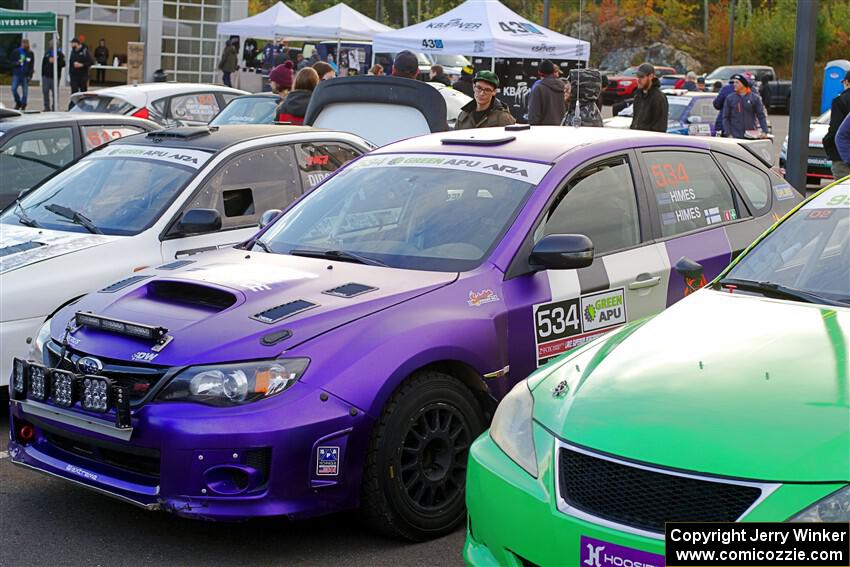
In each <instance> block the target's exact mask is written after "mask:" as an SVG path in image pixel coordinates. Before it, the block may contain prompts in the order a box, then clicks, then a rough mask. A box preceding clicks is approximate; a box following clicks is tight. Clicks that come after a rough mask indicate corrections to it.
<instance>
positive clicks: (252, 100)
mask: <svg viewBox="0 0 850 567" xmlns="http://www.w3.org/2000/svg"><path fill="white" fill-rule="evenodd" d="M278 103H280V99H279V98H277V97H270V96H248V97H244V98H243V97H239V98H234V99H233V100H232V101H230V104H228V105H227V106H225V107H224V108H223V109H222V110H221V112H219V113H218V114H216V116H215V118H213V119H212V120H211V121H210V126H221V125H223V124H272V123H273V122H274V118H275V117H274V110H275V108H277V105H278Z"/></svg>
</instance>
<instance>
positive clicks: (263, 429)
mask: <svg viewBox="0 0 850 567" xmlns="http://www.w3.org/2000/svg"><path fill="white" fill-rule="evenodd" d="M759 150H760V146H759V145H758V142H737V141H729V140H715V139H701V138H686V137H676V136H669V135H664V134H651V133H639V132H629V131H625V132H624V131H618V130H607V129H602V128H596V129H595V128H590V129H567V128H551V127H535V128H532V129H528V128H527V127H526V128H523V127H508V128H506V129H489V130H478V131H473V132H454V133H443V134H435V135H431V136H425V137H421V138H415V139H411V140H407V141H403V142H399V143H396V144H392V145H389V146H386V147H383V148H380V149H378V150H376V151H375V152H373V153H371V154H368V155H366V156H364V157H362V158H360V159H358V160H356V161H354V162H352V163H350V164H349V165H348V166H347V167H345V168H343V169H341V170H339V172H338V173H336V174H334V175H333V176H331V177H330V178H328V179H327V180H326V181H324V182H323V183H322V184H321V185H320V186H319V187H318V188H317V189H315V190H314V191H312V192H311V193H309V194H308V195H306V196H305V197H303V198H302V199H300V200H299V201H298V202H296V203H295V204H294V205H292V206H291V207H290V208H289V209H288V210H287V211H286V212H284V213H283V215H282V216H280V217H279V218H277V220H276V221H274V222H272V223H271V224H270V225H269V226H266V227H265V228H264V229H262V230H261V231H260V233H258V235H256V236H255V237H254V238H253V239H252V240H250V241H248V242H247V243H245V244H244V245H241V246H239V247H236V248H229V249H222V250H218V251H214V252H210V253H206V254H203V255H199V256H194V257H190V258H188V259H185V260H180V261H177V262H172V263H170V264H166V265H163V266H159V267H156V268H151V269H148V270H146V271H143V272H139V273H136V274H133V275H131V276H130V277H128V278H127V279H124V280H122V281H119V282H116V283H115V284H113V285H110V286H109V287H106V288H104V289H102V290H100V291H99V292H96V293H92V294H90V295H88V296H86V297H84V298H83V299H81V300H80V301H78V302H77V303H75V304H73V305H69V306H68V307H66V308H64V309H63V310H61V311H60V312H58V313H57V314H56V316H55V317H53V319H52V320H51V321H49V322H48V323H47V324H46V325H45V328H44V329H43V332H42V333H40V336H39V337H38V339H37V340H36V341H35V344H36V345H37V347H36V348H35V349H34V352H33V353H32V356H31V358H30V360H28V361H24V360H15V365H14V371H13V375H12V379H11V388H10V394H11V397H12V401H11V416H12V417H11V442H10V445H9V455H10V457H11V459H12V461H13V462H14V463H15V464H18V465H21V466H24V467H29V468H31V469H35V470H38V471H41V472H45V473H48V474H51V475H53V476H56V477H60V478H63V479H65V480H68V481H72V482H75V483H77V484H80V485H83V486H86V487H89V488H93V489H95V490H98V491H100V492H103V493H106V494H109V495H112V496H116V497H118V498H121V499H123V500H126V501H128V502H132V503H134V504H138V505H141V506H144V507H146V508H149V509H161V510H166V511H170V512H174V513H177V514H180V515H183V516H187V517H195V518H204V519H215V520H237V519H246V518H250V517H255V516H269V515H287V516H290V517H307V516H313V515H318V514H325V513H330V512H334V511H339V510H344V509H351V508H356V507H360V508H361V509H362V510H363V512H364V514H365V516H366V517H367V518H368V520H369V521H370V522H371V523H372V524H373V525H374V526H376V527H377V528H378V529H381V530H383V531H384V532H387V533H391V534H395V535H398V536H401V537H404V538H409V539H425V538H429V537H434V536H437V535H440V534H444V533H446V532H447V531H449V530H452V529H454V528H455V527H456V526H457V525H458V524H459V523H461V522H462V521H463V518H464V513H465V510H464V483H465V472H466V471H465V468H466V461H467V454H468V448H469V445H470V443H471V442H472V441H473V440H474V439H475V437H476V436H477V435H478V434H479V433H480V432H481V431H482V430H483V429H484V428H485V426H486V424H487V422H488V420H489V417H490V415H491V414H492V411H493V408H494V406H495V404H496V401H497V400H498V399H500V398H501V396H502V395H503V394H504V393H506V392H507V391H508V390H509V389H510V387H511V386H512V385H513V384H514V383H516V381H517V380H519V379H521V378H523V377H525V376H526V375H528V374H529V373H530V372H532V371H533V370H534V369H535V368H537V367H538V366H540V365H542V364H545V363H546V362H547V361H549V360H550V359H552V358H553V357H555V356H557V355H559V354H560V353H563V352H565V351H567V350H569V349H571V348H573V347H575V346H577V345H580V344H582V343H584V342H587V341H588V340H591V339H593V338H594V337H596V336H598V335H600V334H602V333H604V332H607V331H609V330H611V329H613V328H616V327H618V326H620V325H622V324H623V323H625V322H626V321H630V320H633V319H638V318H641V317H645V316H648V315H651V314H653V313H656V312H658V311H661V310H662V309H664V308H665V307H666V306H667V305H669V304H671V303H673V302H675V301H676V300H678V299H680V298H681V297H683V296H684V295H686V294H687V293H689V292H690V291H692V290H693V289H696V288H697V287H699V286H700V283H701V282H704V281H705V279H706V278H711V277H713V276H714V275H716V274H717V273H718V272H719V270H720V269H721V268H722V267H724V266H725V265H726V264H727V263H728V262H729V260H730V259H731V257H732V256H733V255H734V254H736V253H737V252H738V251H739V250H741V249H743V247H744V246H746V245H747V244H748V243H749V242H750V241H751V240H753V239H754V238H755V237H756V236H757V235H758V234H760V233H761V232H762V231H763V230H764V229H766V228H767V227H769V226H770V225H771V224H772V223H773V222H774V219H776V218H778V215H782V214H784V213H785V212H787V211H788V210H790V209H791V207H792V206H793V205H795V204H796V203H797V202H798V201H799V200H800V198H799V196H798V195H797V193H796V192H795V191H794V190H793V189H792V188H791V187H790V186H789V185H788V184H787V183H785V182H784V181H783V180H782V179H781V178H779V177H778V176H776V175H775V174H773V173H772V172H771V171H769V169H768V167H767V166H766V165H765V163H764V162H763V161H762V160H765V158H763V157H761V154H760V151H759ZM765 161H766V160H765ZM694 325H699V321H694ZM682 332H684V333H687V332H688V329H683V330H682ZM36 351H37V352H36Z"/></svg>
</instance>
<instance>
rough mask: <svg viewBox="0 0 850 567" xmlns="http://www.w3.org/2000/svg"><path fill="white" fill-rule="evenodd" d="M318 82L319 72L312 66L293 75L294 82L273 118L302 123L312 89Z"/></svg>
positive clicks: (279, 120) (280, 120)
mask: <svg viewBox="0 0 850 567" xmlns="http://www.w3.org/2000/svg"><path fill="white" fill-rule="evenodd" d="M318 84H319V74H318V73H317V72H316V70H315V69H313V68H312V67H304V68H303V69H301V70H300V71H298V74H297V75H295V84H294V85H293V88H292V90H291V91H289V94H287V95H286V98H285V99H283V102H281V103H280V104H279V105H278V107H277V110H276V111H275V119H276V120H277V121H278V122H291V123H292V124H304V116H305V115H306V114H307V106H309V104H310V97H311V96H313V89H315V88H316V85H318Z"/></svg>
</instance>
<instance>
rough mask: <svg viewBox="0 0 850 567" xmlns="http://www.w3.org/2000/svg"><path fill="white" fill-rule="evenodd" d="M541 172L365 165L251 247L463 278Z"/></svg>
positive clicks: (466, 161) (497, 164) (510, 163)
mask: <svg viewBox="0 0 850 567" xmlns="http://www.w3.org/2000/svg"><path fill="white" fill-rule="evenodd" d="M548 170H549V166H548V165H542V164H537V163H530V162H524V161H518V160H509V159H501V158H486V157H471V156H462V155H443V154H418V155H417V154H384V155H380V154H379V155H373V156H366V157H364V158H361V159H360V160H358V161H356V162H353V163H352V164H351V165H350V166H348V167H347V168H345V169H343V170H341V171H340V172H339V173H338V174H337V175H336V176H334V177H332V178H330V179H329V180H328V181H327V182H325V183H324V184H323V185H320V186H319V187H318V188H317V189H316V190H314V191H313V192H312V193H310V194H309V195H308V196H307V197H305V198H304V199H302V200H301V201H299V202H298V203H297V204H296V205H295V206H293V208H292V209H290V210H289V211H287V213H286V214H285V215H284V216H283V217H281V219H280V220H279V221H278V222H277V223H276V224H275V225H274V226H273V227H272V228H271V229H270V230H269V232H267V233H266V234H264V235H263V237H262V243H261V244H260V247H262V248H264V249H266V250H267V251H270V252H276V253H284V254H288V253H296V254H297V253H304V252H305V251H312V252H320V251H325V252H327V251H334V252H335V253H336V254H339V253H344V254H348V255H357V256H360V257H362V258H368V259H370V260H374V261H376V262H380V263H382V264H386V265H388V266H391V267H394V268H406V269H416V270H431V271H439V272H457V271H466V270H470V269H473V268H475V267H476V266H478V265H479V264H480V263H481V262H482V261H483V260H484V258H485V257H486V255H487V254H488V252H489V251H490V250H491V249H492V248H493V247H494V246H495V245H496V244H497V243H498V241H499V240H500V239H501V237H502V235H503V234H504V233H505V231H507V229H508V227H509V226H510V225H511V223H512V222H513V219H514V218H515V216H516V215H517V213H518V211H519V209H520V207H521V205H522V204H523V203H524V202H525V200H526V198H527V197H528V195H530V193H531V190H532V188H533V187H534V186H535V185H536V184H537V183H538V182H539V181H540V179H542V177H543V175H545V173H546V171H548ZM305 255H306V254H305Z"/></svg>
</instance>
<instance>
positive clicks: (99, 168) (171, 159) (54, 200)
mask: <svg viewBox="0 0 850 567" xmlns="http://www.w3.org/2000/svg"><path fill="white" fill-rule="evenodd" d="M210 157H211V156H210V154H207V153H205V152H200V151H197V150H185V149H179V150H178V149H170V148H163V147H155V148H153V147H149V146H132V145H129V144H128V145H118V146H107V147H106V148H104V149H102V150H99V151H95V152H94V153H92V154H89V156H88V157H86V158H84V159H82V160H80V161H79V162H77V163H76V164H73V165H71V166H70V167H68V169H66V170H64V171H62V172H60V173H59V174H57V175H55V176H54V177H52V178H50V179H48V180H47V181H46V182H45V183H44V184H42V185H41V186H39V187H38V188H36V189H34V190H33V191H32V192H31V193H29V194H27V195H26V197H24V198H22V199H21V200H20V204H19V206H12V207H9V208H8V209H7V210H6V211H5V212H4V213H3V215H2V216H0V223H3V224H29V225H31V226H38V227H43V228H49V229H54V230H64V231H71V232H87V231H88V232H102V233H104V234H112V235H133V234H138V233H139V232H141V231H143V230H145V229H146V228H148V227H149V226H150V225H151V224H153V223H154V221H156V219H158V218H159V217H160V215H162V212H163V211H164V210H165V208H166V207H168V206H169V205H170V204H171V202H172V201H173V200H174V198H175V197H176V196H177V195H178V194H179V192H180V191H181V190H182V188H183V187H184V186H185V185H186V183H187V182H188V181H189V179H190V178H191V177H192V176H193V174H194V172H195V170H196V169H197V168H200V167H201V166H202V165H203V164H204V162H206V160H207V159H209V158H210ZM75 213H76V214H78V215H80V217H82V219H83V220H80V217H77V218H73V217H74V216H75ZM89 221H90V222H89ZM86 224H88V225H89V226H86Z"/></svg>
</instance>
